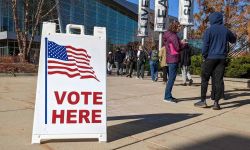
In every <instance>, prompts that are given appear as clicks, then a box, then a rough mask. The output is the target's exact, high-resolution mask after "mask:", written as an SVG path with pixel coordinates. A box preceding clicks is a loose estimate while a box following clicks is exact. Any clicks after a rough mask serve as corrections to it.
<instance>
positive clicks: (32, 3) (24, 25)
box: [12, 0, 55, 62]
mask: <svg viewBox="0 0 250 150" xmlns="http://www.w3.org/2000/svg"><path fill="white" fill-rule="evenodd" d="M44 3H45V2H44V0H18V1H17V0H12V11H13V19H14V24H15V30H16V36H17V42H18V48H19V54H18V55H19V56H20V60H21V62H24V61H28V57H29V53H30V50H31V46H32V43H33V41H34V37H35V35H36V33H37V30H38V28H39V24H40V23H41V21H42V19H43V18H44V17H46V16H47V15H48V14H49V13H51V12H52V10H53V9H54V8H55V6H54V7H52V8H51V9H50V10H46V11H43V8H44ZM20 7H23V13H24V16H23V17H24V18H20V16H19V15H18V10H17V9H18V8H20ZM43 13H44V14H43ZM21 21H23V22H21Z"/></svg>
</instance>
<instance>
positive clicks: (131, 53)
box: [126, 46, 137, 78]
mask: <svg viewBox="0 0 250 150" xmlns="http://www.w3.org/2000/svg"><path fill="white" fill-rule="evenodd" d="M136 54H137V52H136V50H134V49H133V47H132V46H129V50H128V51H127V53H126V70H127V71H126V72H127V77H130V78H132V74H133V69H134V66H135V64H136Z"/></svg>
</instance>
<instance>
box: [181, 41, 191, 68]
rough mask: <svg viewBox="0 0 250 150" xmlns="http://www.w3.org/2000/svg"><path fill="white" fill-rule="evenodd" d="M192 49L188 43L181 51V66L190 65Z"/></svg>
mask: <svg viewBox="0 0 250 150" xmlns="http://www.w3.org/2000/svg"><path fill="white" fill-rule="evenodd" d="M191 54H192V53H191V49H190V47H189V45H188V44H186V45H185V46H184V48H183V49H182V51H181V61H180V66H190V65H191Z"/></svg>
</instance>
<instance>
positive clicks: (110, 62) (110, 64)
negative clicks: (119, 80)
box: [107, 51, 114, 75]
mask: <svg viewBox="0 0 250 150" xmlns="http://www.w3.org/2000/svg"><path fill="white" fill-rule="evenodd" d="M107 63H108V64H107V70H108V74H109V75H111V74H112V68H113V65H114V56H113V54H112V52H111V51H110V52H109V53H108V58H107Z"/></svg>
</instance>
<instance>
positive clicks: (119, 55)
mask: <svg viewBox="0 0 250 150" xmlns="http://www.w3.org/2000/svg"><path fill="white" fill-rule="evenodd" d="M123 60H124V56H123V54H122V52H121V49H120V48H118V49H117V51H116V53H115V66H116V69H117V70H116V74H117V75H122V65H123Z"/></svg>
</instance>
